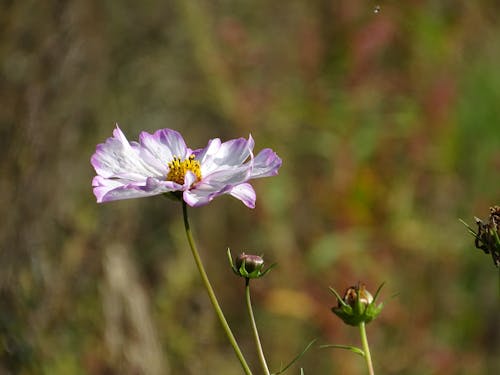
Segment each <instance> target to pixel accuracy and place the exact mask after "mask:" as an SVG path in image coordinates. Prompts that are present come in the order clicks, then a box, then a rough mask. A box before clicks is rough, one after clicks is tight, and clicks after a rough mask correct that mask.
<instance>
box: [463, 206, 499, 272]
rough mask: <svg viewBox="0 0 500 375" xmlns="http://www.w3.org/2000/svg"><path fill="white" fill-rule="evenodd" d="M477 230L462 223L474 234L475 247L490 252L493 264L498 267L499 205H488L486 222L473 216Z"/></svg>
mask: <svg viewBox="0 0 500 375" xmlns="http://www.w3.org/2000/svg"><path fill="white" fill-rule="evenodd" d="M475 220H476V225H477V232H476V231H475V230H473V229H472V228H471V227H469V226H468V225H467V223H465V222H464V221H462V223H464V224H465V225H466V227H467V229H468V230H469V232H470V233H471V234H472V235H473V236H474V238H475V240H474V245H475V246H476V248H478V249H481V250H483V251H484V253H485V254H491V258H492V259H493V264H494V265H495V266H497V267H500V206H493V207H490V217H489V218H488V222H486V223H485V222H484V221H483V220H481V219H479V218H477V217H476V218H475Z"/></svg>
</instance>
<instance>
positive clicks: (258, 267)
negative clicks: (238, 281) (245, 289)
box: [227, 249, 276, 279]
mask: <svg viewBox="0 0 500 375" xmlns="http://www.w3.org/2000/svg"><path fill="white" fill-rule="evenodd" d="M227 256H228V259H229V264H230V266H231V269H232V270H233V272H234V273H235V274H236V275H238V276H241V277H244V278H246V279H257V278H259V277H262V276H264V275H265V274H266V273H268V272H269V271H270V270H271V268H273V267H274V266H275V265H276V264H273V265H271V266H270V267H269V268H267V269H266V270H264V269H263V268H264V259H263V258H262V256H259V255H252V254H245V253H241V254H240V255H238V256H237V257H236V258H235V260H234V262H233V258H232V256H231V251H230V250H229V249H227Z"/></svg>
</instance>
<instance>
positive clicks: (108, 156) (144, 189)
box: [91, 125, 281, 208]
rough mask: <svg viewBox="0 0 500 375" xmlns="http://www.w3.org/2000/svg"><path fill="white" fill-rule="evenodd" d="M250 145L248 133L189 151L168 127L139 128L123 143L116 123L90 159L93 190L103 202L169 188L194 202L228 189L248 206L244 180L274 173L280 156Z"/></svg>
mask: <svg viewBox="0 0 500 375" xmlns="http://www.w3.org/2000/svg"><path fill="white" fill-rule="evenodd" d="M253 147H254V141H253V139H252V137H251V136H249V137H248V139H244V138H238V139H232V140H230V141H227V142H221V140H220V139H219V138H215V139H211V140H210V141H209V142H208V144H207V146H206V147H205V148H203V149H197V150H192V149H190V148H188V147H187V146H186V143H185V142H184V139H183V138H182V136H181V135H180V133H178V132H177V131H175V130H172V129H160V130H157V131H156V132H154V133H153V134H149V133H147V132H142V133H141V134H140V135H139V142H129V141H128V140H127V138H126V137H125V135H124V134H123V132H122V131H121V130H120V128H119V127H118V125H117V126H116V128H115V130H114V131H113V137H111V138H108V139H107V140H106V142H104V143H101V144H99V145H97V147H96V152H95V153H94V155H92V158H91V164H92V166H93V167H94V169H95V171H96V174H97V176H95V177H94V179H93V180H92V186H93V189H94V195H95V196H96V198H97V202H98V203H103V202H109V201H114V200H120V199H130V198H141V197H148V196H153V195H159V194H164V193H173V194H174V195H178V196H182V199H183V200H184V201H185V202H186V203H187V204H188V205H190V206H193V207H195V206H203V205H205V204H208V203H209V202H211V201H212V200H213V199H214V198H216V197H218V196H220V195H223V194H229V195H231V196H233V197H235V198H237V199H239V200H241V201H242V202H243V203H244V204H245V205H246V206H247V207H250V208H254V207H255V199H256V195H255V191H254V189H253V187H252V185H250V184H249V183H248V181H249V180H251V179H253V178H260V177H268V176H274V175H276V174H278V169H279V168H280V166H281V159H280V158H279V157H278V155H276V153H275V152H274V151H273V150H271V149H268V148H267V149H264V150H262V151H260V152H259V153H258V154H257V155H256V156H254V154H253Z"/></svg>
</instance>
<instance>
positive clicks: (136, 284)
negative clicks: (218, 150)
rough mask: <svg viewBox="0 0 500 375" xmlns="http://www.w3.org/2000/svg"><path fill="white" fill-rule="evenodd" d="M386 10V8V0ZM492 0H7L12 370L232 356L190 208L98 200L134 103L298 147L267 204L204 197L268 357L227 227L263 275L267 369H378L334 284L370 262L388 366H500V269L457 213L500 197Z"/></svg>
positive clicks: (144, 124) (170, 119)
mask: <svg viewBox="0 0 500 375" xmlns="http://www.w3.org/2000/svg"><path fill="white" fill-rule="evenodd" d="M377 5H379V6H380V11H379V12H378V13H377V12H376V11H375V9H376V6H377ZM499 14H500V5H499V3H498V2H496V1H493V0H491V1H488V0H483V1H451V0H450V1H446V0H443V1H430V0H429V1H423V0H422V1H418V0H413V1H404V2H402V1H395V0H394V1H389V0H387V1H380V2H378V3H377V2H372V1H362V0H343V1H340V0H339V1H334V0H330V1H326V0H315V1H308V2H306V1H300V0H290V1H287V2H276V1H263V0H256V1H251V2H249V1H241V0H236V1H234V0H232V1H228V0H225V1H224V0H221V1H215V0H213V1H208V0H200V1H192V2H191V1H183V0H178V1H154V0H146V1H141V2H139V1H130V0H128V1H109V0H108V1H95V0H73V1H55V0H52V1H50V0H49V1H34V0H33V1H29V0H23V1H3V2H2V3H1V5H0V217H1V218H2V219H1V224H0V350H1V351H0V373H1V374H4V373H5V374H50V375H59V374H61V375H66V374H205V373H206V374H237V373H241V370H240V367H239V363H238V362H237V360H236V359H235V357H234V355H233V353H232V349H231V347H230V346H229V344H228V343H227V340H226V338H225V337H224V336H223V334H222V332H221V330H220V329H219V325H218V322H217V320H216V319H215V316H214V314H213V312H212V310H211V307H210V304H209V301H208V298H207V297H206V295H205V293H204V290H203V288H202V286H201V282H200V280H199V276H198V274H197V271H196V269H195V265H194V262H193V260H192V259H191V254H190V252H189V248H188V245H187V241H186V238H185V234H184V232H183V226H182V212H181V206H180V205H179V204H177V203H175V202H169V201H167V200H165V199H163V198H162V197H153V198H148V199H137V200H130V201H121V202H113V203H109V204H105V205H98V204H96V203H95V198H94V196H93V195H92V189H91V179H92V177H93V175H94V171H93V169H92V167H91V165H90V162H89V159H90V156H91V155H92V153H93V152H94V150H95V146H96V144H97V143H101V142H103V141H104V140H105V139H106V138H107V137H109V136H111V133H112V130H113V127H114V124H115V123H117V122H118V123H119V124H120V126H121V128H122V130H123V131H124V132H125V134H126V135H127V137H128V138H129V140H134V139H137V137H138V134H139V132H140V131H142V130H146V131H149V132H152V131H154V130H156V129H159V128H164V127H169V128H173V129H176V130H178V131H180V132H181V133H182V134H183V135H184V137H185V139H186V141H187V143H188V145H189V146H190V147H192V148H199V147H203V146H205V145H206V143H207V141H208V139H210V138H214V137H220V138H222V139H224V140H227V139H230V138H236V137H241V136H243V137H247V136H248V134H250V133H251V134H252V136H253V137H254V138H255V140H256V150H257V151H258V150H260V149H261V148H264V147H271V148H273V149H274V150H275V151H276V152H277V153H278V154H279V155H280V156H281V157H282V159H283V166H282V168H281V170H280V174H279V176H277V177H273V178H269V179H264V180H258V181H256V182H255V183H254V186H255V189H256V191H257V196H258V198H257V207H256V208H255V210H249V209H247V208H246V207H245V206H244V205H243V204H241V203H240V202H238V201H237V200H235V199H232V198H230V197H222V198H219V199H217V200H215V201H214V202H213V203H212V204H210V205H208V206H206V207H202V208H198V209H192V210H190V215H191V219H192V226H193V229H194V233H195V237H196V239H197V242H198V244H199V247H200V249H201V253H202V257H203V258H204V260H205V262H206V265H207V271H208V273H209V276H210V277H211V279H212V281H213V284H214V287H215V290H216V292H217V294H218V296H219V298H220V301H221V304H222V306H223V309H224V310H225V312H226V315H227V318H228V320H229V322H230V324H231V326H232V327H233V331H234V332H235V334H236V336H237V338H238V339H239V341H240V343H241V346H242V349H243V351H244V353H246V355H247V357H248V359H249V360H250V361H251V364H252V368H254V370H255V373H258V369H259V367H258V365H257V360H256V357H255V355H254V353H255V351H254V347H253V343H252V338H251V337H252V336H251V332H250V327H249V323H248V321H247V319H246V318H245V309H244V299H243V288H244V282H243V281H242V280H237V279H235V277H234V275H233V274H232V272H231V270H230V269H229V266H228V264H227V259H226V255H225V252H226V248H227V247H230V248H231V249H232V251H233V253H238V252H240V251H247V252H255V253H257V254H264V256H265V259H266V261H267V262H268V263H269V264H271V263H274V262H278V264H279V266H278V267H277V268H276V269H275V270H273V271H272V272H271V273H270V274H269V275H268V276H266V277H265V279H262V280H257V281H255V282H254V289H253V301H254V305H255V311H256V314H257V321H258V324H259V327H260V330H261V338H262V341H263V345H264V349H265V351H266V353H267V357H268V360H269V362H270V365H271V367H272V369H273V370H277V369H279V366H280V364H282V363H286V362H288V360H290V359H291V358H293V357H294V356H295V355H296V354H297V353H298V352H300V351H301V350H302V348H304V347H305V346H306V344H307V343H308V342H309V341H310V340H311V339H313V338H318V341H317V344H316V345H315V347H313V348H312V349H311V350H310V351H309V352H308V353H307V354H306V355H305V356H304V357H303V358H302V359H301V361H300V362H299V365H298V366H295V367H294V368H293V369H291V370H290V371H289V373H295V374H297V373H298V372H299V366H302V367H304V369H305V373H306V374H308V375H310V374H347V375H350V374H363V373H365V371H366V370H365V368H364V363H363V361H362V359H361V358H360V357H358V356H356V355H354V354H352V353H350V352H346V351H341V350H332V349H319V348H318V346H319V345H320V344H351V345H358V344H359V337H358V332H357V330H356V329H355V328H351V327H347V326H344V325H343V324H342V323H341V321H340V320H339V319H337V318H336V317H335V316H333V315H332V314H331V312H330V311H329V309H330V307H331V306H333V305H334V304H335V300H334V297H333V296H332V295H331V294H330V293H329V291H328V287H329V286H332V287H334V288H336V289H337V290H343V289H344V288H345V287H347V286H350V285H352V284H354V283H356V282H357V281H363V282H364V283H366V284H367V286H368V288H369V289H370V290H372V291H374V290H375V289H376V288H377V287H378V285H379V284H381V283H382V282H385V283H386V285H385V287H384V289H383V290H382V293H381V300H383V301H384V302H385V308H384V310H383V312H382V314H381V316H380V317H379V318H378V319H377V320H376V321H375V322H374V323H371V324H370V325H369V326H368V336H369V340H370V344H371V349H372V356H373V358H374V362H375V369H376V372H379V373H381V374H410V375H411V374H415V375H417V374H418V375H422V374H424V375H425V374H468V375H470V374H495V373H500V364H499V356H500V349H499V348H500V323H499V319H498V316H499V301H500V298H499V293H500V291H499V285H498V284H499V283H498V280H499V279H498V277H499V275H498V270H497V269H496V268H495V267H494V266H493V263H492V261H491V259H489V258H488V256H486V255H484V254H483V253H482V252H481V251H479V250H475V249H474V244H473V239H472V237H471V236H470V235H468V234H467V232H466V230H465V228H464V227H463V225H462V224H461V223H460V222H459V221H458V219H459V218H463V219H465V220H466V221H468V222H469V223H473V217H474V215H476V216H480V217H484V218H485V217H487V215H488V213H489V211H488V208H489V206H491V205H494V204H498V203H500V202H499V198H500V197H499V182H500V175H499V170H500V148H499V145H500V127H499V126H500V69H499V67H498V62H499V61H500V43H499V40H500V24H499V17H498V15H499Z"/></svg>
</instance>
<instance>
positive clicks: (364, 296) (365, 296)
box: [330, 283, 384, 326]
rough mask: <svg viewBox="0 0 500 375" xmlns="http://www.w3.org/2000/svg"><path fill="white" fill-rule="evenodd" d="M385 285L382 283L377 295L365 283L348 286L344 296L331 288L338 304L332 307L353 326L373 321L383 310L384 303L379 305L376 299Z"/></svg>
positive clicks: (333, 310)
mask: <svg viewBox="0 0 500 375" xmlns="http://www.w3.org/2000/svg"><path fill="white" fill-rule="evenodd" d="M383 285H384V284H382V285H380V287H379V288H378V290H377V292H376V293H375V297H373V296H372V294H371V293H370V292H369V291H368V290H366V287H365V285H364V284H360V283H358V284H357V285H356V286H351V287H350V288H347V290H346V291H345V293H344V296H343V297H340V295H339V294H338V293H337V292H336V291H335V290H334V289H332V288H330V290H331V291H332V293H333V294H335V296H336V297H337V306H335V307H332V312H333V313H334V314H335V315H337V316H338V317H339V318H340V319H342V320H343V321H344V323H346V324H348V325H351V326H357V325H359V324H360V323H362V322H364V323H369V322H371V321H372V320H373V319H375V318H376V317H377V316H378V315H379V314H380V312H381V311H382V307H383V304H382V303H380V304H378V305H377V304H376V303H375V300H376V299H377V296H378V294H379V292H380V289H381V288H382V286H383Z"/></svg>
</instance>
